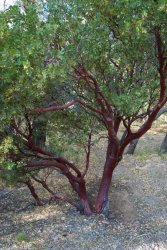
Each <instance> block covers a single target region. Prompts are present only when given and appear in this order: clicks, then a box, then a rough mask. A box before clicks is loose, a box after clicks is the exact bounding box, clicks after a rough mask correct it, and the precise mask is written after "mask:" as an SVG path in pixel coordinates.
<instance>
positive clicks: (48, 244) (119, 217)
mask: <svg viewBox="0 0 167 250" xmlns="http://www.w3.org/2000/svg"><path fill="white" fill-rule="evenodd" d="M153 133H157V132H156V131H153V132H151V133H148V134H147V135H146V136H145V137H144V138H143V139H142V141H141V142H140V144H139V146H138V148H137V151H136V154H135V155H134V156H127V155H125V156H124V159H123V160H122V162H121V163H120V165H119V167H118V168H117V169H116V171H115V173H114V178H113V183H112V187H111V192H110V213H109V214H107V215H106V216H105V215H93V216H91V217H90V218H87V217H85V216H83V215H80V214H79V213H78V212H77V211H75V209H74V208H72V207H70V206H69V205H66V206H64V205H62V204H61V203H60V202H54V203H53V204H52V205H45V206H44V207H40V208H36V207H34V205H33V199H32V198H31V197H30V194H29V192H28V191H27V189H26V188H24V187H21V188H17V189H14V190H7V189H6V190H0V200H1V206H0V249H1V250H14V249H17V250H23V249H28V250H33V249H35V250H37V249H40V250H41V249H48V250H51V249H52V250H54V249H55V250H59V249H60V250H82V249H85V250H86V249H92V250H96V249H97V250H98V249H100V250H101V249H105V250H108V249H111V250H125V249H128V250H130V249H133V250H140V249H143V250H145V249H155V250H158V249H160V250H163V249H167V192H166V191H167V157H163V158H162V157H161V156H160V155H159V154H158V150H157V149H158V148H159V145H160V143H161V141H162V138H163V136H164V134H159V133H157V134H153ZM104 144H105V143H103V142H101V143H100V144H99V146H98V147H96V148H94V155H93V158H92V161H93V164H92V168H91V170H90V177H89V183H88V189H89V193H90V195H91V196H92V198H93V197H94V196H95V193H94V190H95V183H97V182H98V180H99V177H100V174H101V171H100V166H101V165H102V162H103V161H104V154H105V152H104V146H105V145H104ZM97 156H98V162H97ZM59 186H60V189H62V188H63V186H64V179H61V178H60V180H59ZM38 191H39V193H40V192H41V189H39V190H38ZM65 192H69V190H68V188H67V189H66V190H65ZM41 194H42V193H41ZM44 197H45V194H44ZM23 240H24V241H23Z"/></svg>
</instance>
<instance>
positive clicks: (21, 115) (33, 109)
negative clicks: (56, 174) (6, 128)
mask: <svg viewBox="0 0 167 250" xmlns="http://www.w3.org/2000/svg"><path fill="white" fill-rule="evenodd" d="M14 8H15V9H13V8H12V9H11V10H8V11H7V12H6V13H2V16H3V21H2V22H3V26H2V27H3V28H2V30H3V31H2V32H4V31H5V30H7V34H8V36H7V39H6V37H5V35H4V33H3V35H2V38H1V40H2V43H3V46H2V55H3V60H4V61H5V63H4V62H1V71H2V83H3V91H4V93H5V94H6V93H8V95H7V99H5V100H6V102H3V103H4V106H3V110H2V115H3V117H4V114H7V117H8V123H10V126H11V127H12V129H13V132H12V133H11V134H12V135H11V136H12V137H13V141H14V143H15V146H16V147H17V150H19V152H13V151H12V152H11V153H9V154H7V158H10V159H12V160H15V161H16V162H18V163H19V162H20V161H21V162H22V166H21V167H22V168H25V169H36V168H39V169H41V168H53V169H57V170H59V171H61V173H63V174H64V176H66V177H67V179H68V181H69V183H70V185H71V187H72V188H73V190H74V191H75V192H76V193H77V195H78V197H79V199H80V202H81V205H82V209H83V212H84V214H87V215H89V214H91V213H92V212H96V213H101V212H103V211H104V210H105V208H106V207H108V192H109V188H110V184H111V179H112V175H113V171H114V169H115V168H116V166H117V165H118V163H119V161H120V160H121V159H122V156H123V153H124V150H125V148H126V146H127V145H128V144H129V143H130V142H131V141H132V140H134V139H137V138H140V137H141V136H142V135H144V134H145V133H146V132H147V131H148V130H149V129H150V128H151V126H152V123H153V122H154V120H155V119H156V116H157V114H158V112H159V110H160V109H161V108H162V107H163V106H164V105H165V103H166V102H167V92H166V75H167V60H166V58H167V57H166V56H167V55H166V53H167V51H166V28H165V22H166V16H167V15H166V10H165V2H164V1H160V0H159V1H153V0H149V1H142V0H138V1H133V2H129V1H123V0H118V1H103V2H101V1H93V0H92V1H90V0H89V1H79V0H74V1H63V3H62V1H47V3H44V4H43V5H41V6H40V8H37V5H36V4H35V3H33V4H30V5H29V6H28V7H27V8H26V9H25V10H24V11H22V12H21V10H19V8H18V7H14ZM10 11H14V18H13V17H12V18H13V19H12V21H11V13H10ZM32 15H33V17H34V18H35V20H36V24H34V22H33V21H32V20H33V19H32ZM9 16H10V18H9ZM8 18H9V19H8ZM6 19H7V20H6ZM9 20H10V21H9ZM21 27H22V29H21V33H20V31H19V29H20V28H21ZM22 33H23V34H22ZM11 34H13V35H14V37H13V39H12V40H10V37H11ZM15 36H16V37H17V39H16V38H15ZM4 37H5V39H4ZM30 38H31V39H30ZM27 39H28V41H27ZM5 41H7V44H8V45H6V42H5ZM20 43H21V46H20ZM27 43H28V44H27ZM9 44H10V46H9ZM16 44H17V46H18V49H17V53H20V51H22V53H23V54H22V56H23V58H24V57H25V58H26V59H25V60H24V61H22V60H21V61H19V67H18V61H17V63H16V61H15V57H16V51H15V46H16ZM22 48H24V49H23V50H22ZM13 51H14V58H13V60H11V65H10V66H9V64H8V63H9V57H10V55H12V54H11V53H12V52H13ZM5 53H6V54H7V56H8V57H7V59H8V60H7V59H6V54H5ZM17 57H18V58H20V57H21V56H20V54H19V55H18V54H17ZM17 60H18V59H17ZM10 67H11V68H12V70H11V68H10ZM20 73H21V76H22V77H21V76H20ZM20 81H21V83H20ZM7 84H10V85H9V87H7V86H6V85H7ZM19 84H20V85H19ZM29 86H32V88H31V87H29ZM16 87H17V88H16ZM22 87H23V89H22ZM13 88H14V89H13ZM11 89H12V90H11ZM37 89H38V90H37ZM25 91H26V92H25ZM25 93H26V95H25ZM61 94H63V98H60V95H61ZM33 95H34V96H33ZM9 96H10V98H9ZM23 97H24V101H25V105H24V107H23V101H22V100H21V98H23ZM16 98H19V100H20V103H19V105H16V107H14V108H12V110H13V112H11V106H12V105H11V102H14V101H15V100H16ZM51 114H52V115H51ZM44 115H45V116H46V117H45V119H46V120H47V136H48V140H49V142H51V139H52V138H51V135H53V133H55V134H56V135H55V138H56V140H55V145H53V144H52V147H54V146H55V148H54V150H53V148H50V147H49V145H47V147H46V145H45V146H44V147H41V145H37V144H36V143H35V141H34V140H33V131H34V127H33V124H34V123H33V120H34V119H37V117H38V116H44ZM143 118H145V119H144V122H143V124H142V126H141V127H140V128H139V129H138V130H134V129H133V124H134V123H135V122H136V121H137V120H141V119H143ZM122 127H124V133H123V135H122V137H120V133H119V130H120V128H122ZM100 130H103V131H106V136H107V140H108V143H107V148H106V159H105V164H104V166H103V174H102V178H101V182H100V186H99V189H98V195H97V198H96V201H95V204H90V201H89V198H88V194H87V190H86V182H85V178H86V175H87V174H88V168H89V161H90V153H91V145H92V136H93V135H94V133H95V132H96V133H97V132H98V131H100ZM52 132H53V133H52ZM70 133H72V134H73V135H74V136H73V137H72V141H74V140H76V142H77V147H78V146H79V145H81V144H84V146H85V144H86V143H85V142H86V140H87V144H86V148H85V152H86V159H85V169H84V170H83V171H82V170H81V168H80V167H79V166H78V165H79V164H78V163H77V162H76V163H74V162H72V161H71V160H70V158H69V155H68V153H67V152H66V150H65V152H63V151H61V150H58V149H60V148H63V145H64V144H63V142H64V140H67V144H66V149H67V148H69V147H70V143H69V142H70ZM49 135H50V136H49ZM64 135H65V137H64ZM86 138H87V139H86ZM58 139H59V141H60V142H61V143H60V142H59V141H58ZM58 142H59V143H58ZM81 142H82V143H81ZM83 142H84V143H83ZM49 144H50V145H51V143H49ZM75 145H76V144H75ZM67 151H68V150H67ZM34 179H36V181H37V178H36V177H35V178H34ZM38 180H39V179H38ZM39 182H40V181H39ZM53 195H54V192H53ZM57 198H60V199H62V200H66V201H68V199H65V198H64V197H63V196H61V197H60V196H59V197H57Z"/></svg>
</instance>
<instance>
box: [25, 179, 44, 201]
mask: <svg viewBox="0 0 167 250" xmlns="http://www.w3.org/2000/svg"><path fill="white" fill-rule="evenodd" d="M24 183H25V184H26V185H27V187H28V188H29V190H30V192H31V195H32V196H33V197H34V199H35V201H36V204H37V206H42V205H43V204H42V202H41V201H40V198H39V196H38V195H37V193H36V191H35V188H34V186H33V184H32V181H31V180H30V179H28V180H27V181H25V182H24Z"/></svg>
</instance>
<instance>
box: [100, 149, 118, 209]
mask: <svg viewBox="0 0 167 250" xmlns="http://www.w3.org/2000/svg"><path fill="white" fill-rule="evenodd" d="M117 163H118V160H117V159H116V158H114V155H112V154H109V153H108V152H107V156H106V162H105V165H104V171H103V176H102V179H101V183H100V188H99V192H98V195H97V199H96V203H95V211H96V213H102V212H105V210H106V209H107V207H108V192H109V188H110V184H111V179H112V174H113V171H114V169H115V167H116V166H117Z"/></svg>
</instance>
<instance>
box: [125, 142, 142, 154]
mask: <svg viewBox="0 0 167 250" xmlns="http://www.w3.org/2000/svg"><path fill="white" fill-rule="evenodd" d="M138 141H139V139H135V140H133V141H131V142H130V144H129V147H128V150H127V151H126V154H129V155H133V154H134V151H135V149H136V146H137V144H138Z"/></svg>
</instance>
